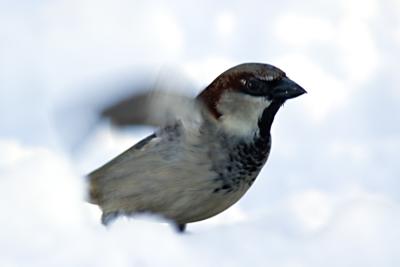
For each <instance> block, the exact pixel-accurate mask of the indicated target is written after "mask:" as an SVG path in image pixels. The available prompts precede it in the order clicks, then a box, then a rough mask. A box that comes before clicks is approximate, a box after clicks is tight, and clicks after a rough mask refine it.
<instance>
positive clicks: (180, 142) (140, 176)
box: [88, 63, 306, 232]
mask: <svg viewBox="0 0 400 267" xmlns="http://www.w3.org/2000/svg"><path fill="white" fill-rule="evenodd" d="M304 93H306V91H305V90H304V89H303V88H302V87H300V86H299V85H298V84H296V83H295V82H293V81H292V80H290V79H289V78H288V77H287V76H286V74H285V73H284V72H283V71H282V70H280V69H278V68H276V67H274V66H272V65H268V64H261V63H245V64H241V65H238V66H235V67H233V68H231V69H228V70H227V71H225V72H223V73H222V74H221V75H219V76H218V77H217V78H216V79H215V80H214V81H213V82H212V83H211V84H210V85H209V86H207V87H206V88H205V89H204V90H203V91H202V92H201V93H200V94H199V95H198V96H197V97H196V98H195V99H189V98H187V97H184V96H180V95H178V94H170V93H166V92H164V93H163V92H159V93H156V94H155V95H154V96H153V97H152V98H151V97H147V98H141V101H144V100H146V99H147V100H146V101H149V105H147V106H148V107H149V108H146V107H145V105H141V106H140V108H141V109H142V110H141V111H139V112H143V109H147V113H148V115H149V117H152V118H151V119H150V121H151V124H153V125H158V126H160V128H159V130H157V131H156V132H155V133H153V134H152V135H150V136H148V137H146V138H145V139H143V140H142V141H140V142H139V143H137V144H136V145H134V146H133V147H131V148H130V149H128V150H127V151H125V152H123V153H122V154H121V155H119V156H117V157H116V158H114V159H113V160H111V161H110V162H108V163H107V164H105V165H104V166H102V167H100V168H98V169H97V170H95V171H93V172H92V173H90V174H89V175H88V182H89V201H90V202H91V203H93V204H96V205H99V207H100V208H101V210H102V212H103V214H102V223H103V224H105V225H107V224H108V223H109V222H110V221H112V220H113V219H115V218H116V217H118V216H119V215H127V216H132V215H135V214H138V213H142V212H147V213H153V214H158V215H161V216H162V217H164V218H166V219H168V220H170V221H172V222H173V224H174V225H175V226H176V229H177V230H178V231H179V232H183V231H184V230H185V227H186V224H187V223H191V222H196V221H201V220H204V219H207V218H210V217H212V216H214V215H217V214H218V213H220V212H222V211H224V210H226V209H227V208H229V207H230V206H232V205H233V204H234V203H235V202H237V201H238V200H239V199H240V198H241V197H242V196H243V195H244V193H246V191H247V190H248V189H249V187H250V186H251V185H252V183H253V182H254V180H255V179H256V177H257V175H258V173H259V172H260V170H261V168H262V167H263V165H264V164H265V162H266V161H267V159H268V156H269V152H270V148H271V136H270V129H271V125H272V122H273V120H274V117H275V114H276V113H277V111H278V110H279V108H280V107H281V106H282V104H283V103H284V102H285V101H286V100H287V99H290V98H294V97H297V96H300V95H302V94H304ZM132 112H133V110H132ZM111 113H112V112H111ZM145 113H146V112H145ZM108 115H110V114H108ZM125 115H126V114H125ZM110 116H111V115H110Z"/></svg>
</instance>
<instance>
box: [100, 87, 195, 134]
mask: <svg viewBox="0 0 400 267" xmlns="http://www.w3.org/2000/svg"><path fill="white" fill-rule="evenodd" d="M198 105H199V103H198V102H197V101H196V100H195V99H193V98H191V97H189V96H186V95H184V94H182V93H178V92H174V91H162V90H155V91H146V92H142V93H138V94H134V95H131V96H129V97H126V98H125V99H123V100H121V101H119V102H117V103H115V104H113V105H111V106H108V107H107V108H105V109H104V110H103V111H102V112H101V116H102V117H103V118H106V119H110V120H111V122H112V123H113V124H114V125H116V126H132V125H150V126H156V127H164V126H166V125H169V124H171V123H174V122H175V121H176V120H181V121H187V122H189V121H193V122H196V121H198V120H199V119H200V117H199V116H200V114H199V113H198V111H199V107H198Z"/></svg>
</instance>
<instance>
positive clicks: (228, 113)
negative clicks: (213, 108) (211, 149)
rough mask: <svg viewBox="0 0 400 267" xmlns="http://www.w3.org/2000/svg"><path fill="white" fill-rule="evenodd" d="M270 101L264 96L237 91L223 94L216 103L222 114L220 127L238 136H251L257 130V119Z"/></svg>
mask: <svg viewBox="0 0 400 267" xmlns="http://www.w3.org/2000/svg"><path fill="white" fill-rule="evenodd" d="M270 104H271V101H269V100H267V99H266V98H264V97H257V96H251V95H245V94H242V93H237V92H227V93H225V94H223V95H222V96H221V98H220V100H219V103H218V105H217V109H218V111H219V112H220V113H221V114H222V116H221V117H220V118H219V121H220V123H221V127H222V128H223V129H224V130H225V131H226V132H228V133H231V134H233V135H239V136H253V135H254V134H255V133H256V132H257V131H258V121H259V119H260V118H261V116H262V113H263V111H264V109H265V108H267V107H268V106H269V105H270Z"/></svg>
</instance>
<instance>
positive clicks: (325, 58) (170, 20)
mask: <svg viewBox="0 0 400 267" xmlns="http://www.w3.org/2000/svg"><path fill="white" fill-rule="evenodd" d="M251 61H255V62H266V63H270V64H273V65H276V66H278V67H280V68H282V69H283V70H285V72H286V73H287V74H288V76H289V77H291V78H292V79H293V80H295V81H296V82H298V83H299V84H301V85H302V86H303V87H304V88H306V89H307V90H308V92H309V94H307V95H304V96H301V97H299V98H297V99H294V100H291V101H289V102H288V103H286V105H285V106H284V107H283V109H281V110H280V112H279V113H278V116H277V120H276V122H275V124H274V126H273V132H272V135H273V148H272V153H271V157H270V159H269V161H268V163H267V166H266V167H265V168H264V170H263V171H262V173H261V175H260V176H259V177H258V179H257V181H256V183H255V184H254V186H253V187H252V188H251V189H250V190H249V192H248V193H247V194H246V196H245V197H243V199H242V200H240V201H239V202H238V203H237V204H236V205H235V206H234V207H232V208H231V209H229V210H228V211H226V212H224V213H222V214H220V215H218V216H216V217H214V218H213V219H210V220H208V221H204V222H199V223H195V224H190V225H189V227H188V230H189V232H188V234H186V235H177V234H176V233H175V232H174V231H172V230H171V228H170V227H169V226H168V225H167V224H166V223H160V220H159V219H157V218H142V219H137V220H136V219H135V220H133V219H121V220H119V221H117V222H116V223H114V224H113V225H112V226H111V227H110V228H107V229H106V228H104V227H103V226H102V225H101V224H100V223H99V212H98V210H97V209H96V208H95V207H94V206H92V205H89V204H87V203H85V201H84V197H85V196H84V188H85V184H84V179H83V175H84V174H85V173H87V172H89V171H90V170H92V169H93V168H95V167H97V166H99V165H100V164H102V163H104V162H106V161H107V160H108V159H110V158H111V157H113V156H115V155H117V154H118V153H120V152H122V151H123V150H125V149H127V148H128V147H130V146H131V145H133V144H134V143H135V142H136V141H138V140H140V138H143V137H144V136H146V134H148V133H149V132H150V131H151V129H146V128H142V129H139V130H135V129H130V130H125V131H120V130H116V129H113V128H111V127H110V126H109V125H108V124H107V123H106V124H101V125H98V126H96V127H95V128H94V130H92V131H91V132H90V133H88V134H86V135H87V137H86V139H85V140H83V141H82V142H81V143H82V144H80V145H79V147H80V148H79V149H76V148H74V147H76V146H75V145H74V144H76V143H77V139H79V135H77V134H75V133H82V132H83V133H86V132H87V131H86V130H85V129H86V128H90V127H89V126H88V125H91V123H93V117H92V115H91V114H92V113H90V111H91V110H90V107H91V105H90V103H92V102H93V103H96V101H97V100H98V99H100V98H101V97H102V99H103V100H104V99H107V97H108V96H110V97H112V96H115V95H117V94H118V92H117V89H116V88H118V87H119V85H121V84H122V85H124V86H128V85H129V83H130V82H132V83H134V82H135V81H136V82H139V81H140V77H142V76H141V75H142V74H143V73H146V74H149V73H150V74H151V73H153V74H154V73H158V72H159V71H160V70H164V69H166V68H167V69H168V68H171V67H172V68H173V69H177V70H179V72H180V73H183V74H184V75H185V77H186V78H187V79H188V80H189V81H190V83H191V85H192V87H190V88H195V90H193V89H190V90H192V91H191V92H190V93H191V94H193V95H195V94H196V92H198V91H199V90H201V88H202V87H203V86H205V85H207V83H209V82H210V81H211V80H212V79H213V78H215V77H216V76H217V75H218V74H219V73H220V72H222V71H224V70H226V69H227V68H229V67H231V66H233V65H236V64H239V63H242V62H251ZM399 62H400V1H398V0H330V1H317V0H310V1H294V0H281V1H261V0H259V1H209V0H207V1H206V0H204V1H197V2H196V1H178V0H175V1H140V0H136V1H128V0H113V1H111V0H58V1H57V0H55V1H50V0H49V1H45V0H41V1H39V0H38V1H24V0H15V1H6V0H1V1H0V212H1V213H0V266H276V267H280V266H284V267H301V266H305V267H310V266H311V267H313V266H314V267H320V266H328V267H329V266H332V267H333V266H341V267H345V266H352V267H353V266H363V267H367V266H371V267H372V266H374V267H376V266H383V267H397V266H400V245H399V241H400V167H399V165H398V164H399V159H400V107H399V103H400V86H399V85H400V65H399ZM124 83H126V84H124ZM118 84H119V85H118ZM114 85H115V86H114ZM117 85H118V86H117ZM114 89H115V92H113V90H114ZM88 103H89V104H88ZM86 104H87V105H86ZM78 141H79V140H78ZM71 147H72V148H71Z"/></svg>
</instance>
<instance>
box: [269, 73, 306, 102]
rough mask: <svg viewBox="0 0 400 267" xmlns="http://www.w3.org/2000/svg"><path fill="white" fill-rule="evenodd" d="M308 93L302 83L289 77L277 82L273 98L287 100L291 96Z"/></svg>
mask: <svg viewBox="0 0 400 267" xmlns="http://www.w3.org/2000/svg"><path fill="white" fill-rule="evenodd" d="M305 93H307V91H306V90H304V89H303V88H302V87H301V86H300V85H298V84H297V83H295V82H294V81H292V80H290V79H289V78H287V77H284V78H283V79H281V80H279V81H277V84H276V85H275V86H274V88H273V89H272V91H271V96H272V99H275V100H283V101H284V100H287V99H290V98H295V97H298V96H300V95H302V94H305Z"/></svg>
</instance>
